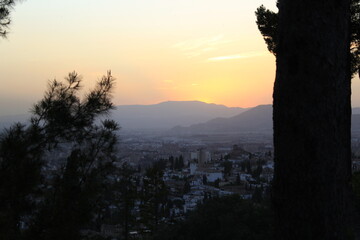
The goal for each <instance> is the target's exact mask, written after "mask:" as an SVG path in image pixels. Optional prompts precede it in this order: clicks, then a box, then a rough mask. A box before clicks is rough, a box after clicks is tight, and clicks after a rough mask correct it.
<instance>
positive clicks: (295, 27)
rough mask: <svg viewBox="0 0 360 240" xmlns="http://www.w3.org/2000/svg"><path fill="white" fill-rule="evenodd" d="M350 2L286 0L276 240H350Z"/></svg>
mask: <svg viewBox="0 0 360 240" xmlns="http://www.w3.org/2000/svg"><path fill="white" fill-rule="evenodd" d="M349 6H350V2H349V0H280V2H279V32H278V37H279V38H278V49H277V70H276V80H275V86H274V95H273V98H274V104H273V106H274V109H273V110H274V111H273V119H274V146H275V176H274V191H273V204H274V209H275V212H276V239H286V240H288V239H294V240H296V239H301V240H304V239H348V237H349V235H351V229H350V224H349V219H348V205H349V189H350V179H351V159H350V157H351V149H350V137H351V136H350V127H351V101H350V95H351V88H350V79H351V76H350V74H349V73H350V71H349V68H350V65H349V60H350V59H349Z"/></svg>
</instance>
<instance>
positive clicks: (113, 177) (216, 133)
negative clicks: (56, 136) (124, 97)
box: [0, 101, 360, 239]
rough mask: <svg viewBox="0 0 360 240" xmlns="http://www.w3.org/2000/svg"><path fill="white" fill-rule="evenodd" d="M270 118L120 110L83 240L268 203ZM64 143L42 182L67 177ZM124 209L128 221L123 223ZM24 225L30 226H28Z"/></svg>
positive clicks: (358, 134)
mask: <svg viewBox="0 0 360 240" xmlns="http://www.w3.org/2000/svg"><path fill="white" fill-rule="evenodd" d="M358 113H360V110H359V109H357V108H354V109H353V131H352V135H353V136H352V149H353V154H352V156H353V157H352V167H353V171H359V170H360V122H359V120H360V118H359V116H360V115H358ZM122 114H123V115H124V117H123V116H122ZM271 116H272V106H271V105H260V106H257V107H254V108H247V109H243V108H227V107H225V106H222V105H216V104H207V103H203V102H199V101H191V102H164V103H160V104H156V105H149V106H136V105H135V106H119V107H117V108H116V109H115V110H113V111H112V113H111V114H110V115H108V117H113V118H114V119H116V120H117V121H118V122H119V123H120V126H121V122H122V120H123V122H124V127H122V128H120V130H119V131H117V133H116V134H117V137H118V139H119V140H118V142H117V143H116V145H115V146H114V147H115V148H114V152H113V155H114V158H112V159H111V162H112V164H113V167H114V169H112V170H111V171H110V174H109V175H108V176H107V177H106V178H107V180H106V181H105V182H107V184H108V185H109V186H111V187H109V189H108V191H109V192H111V196H110V197H109V196H108V197H109V198H108V199H106V200H104V201H105V203H106V202H107V204H104V205H102V209H100V211H101V217H100V219H96V221H98V224H99V225H98V227H97V228H96V227H95V228H94V227H93V226H92V227H91V225H90V227H89V228H88V229H87V230H86V229H83V230H84V231H85V233H86V234H85V235H86V236H97V237H104V238H109V239H117V238H120V239H122V237H127V238H128V239H144V238H146V237H149V236H152V234H154V231H159V230H156V229H159V228H160V229H162V230H161V231H164V230H163V228H164V226H167V225H170V226H171V225H172V224H175V223H179V222H181V221H185V220H186V219H187V216H189V214H191V212H193V211H196V209H197V207H198V206H199V204H200V205H201V204H204V203H206V202H207V201H209V200H210V199H218V198H220V199H221V198H223V197H231V196H234V195H236V196H238V197H239V198H241V199H245V200H247V201H250V202H253V203H256V204H268V202H269V199H270V195H271V183H272V180H273V174H274V161H273V154H274V148H273V136H272V120H271ZM25 117H29V116H28V115H17V116H6V117H2V118H0V123H1V124H2V126H3V127H6V126H7V124H8V122H7V121H9V120H10V121H12V122H16V120H18V121H20V122H21V121H24V118H25ZM358 119H359V120H358ZM159 121H161V123H159ZM23 123H24V124H26V122H23ZM126 124H127V125H126ZM182 125H183V126H182ZM69 144H70V143H68V144H63V145H62V144H60V145H59V146H58V147H57V148H55V149H54V150H53V151H51V152H49V154H50V155H49V156H48V157H49V159H50V161H47V162H46V164H45V165H44V166H43V169H44V173H43V174H44V176H46V178H47V179H48V180H47V181H50V182H51V181H53V178H54V177H55V176H57V175H59V174H60V175H61V174H64V173H63V171H64V169H65V168H66V167H67V165H68V164H69V163H68V160H69V156H70V154H71V152H72V151H73V149H74V146H73V145H72V144H70V145H69ZM47 184H49V183H47ZM123 184H125V186H124V185H123ZM119 186H120V187H119ZM124 189H125V190H124ZM130 192H131V194H130ZM103 194H104V193H103ZM108 194H109V193H108ZM114 194H115V195H116V194H119V195H120V197H119V196H117V197H115V196H114ZM124 194H125V195H124ZM105 195H106V194H105ZM129 196H130V197H129ZM128 198H129V199H128ZM114 199H116V201H115V200H114ZM127 204H128V206H127ZM125 206H126V208H127V207H128V208H129V209H127V210H126V211H128V214H129V216H128V217H129V220H127V221H125V222H124V220H123V219H122V217H121V214H124V212H123V211H124V209H125ZM149 206H150V209H151V210H149ZM119 214H120V215H119ZM98 217H99V216H98ZM130 219H131V220H130ZM22 224H23V227H24V228H25V229H26V228H28V227H29V226H27V224H29V223H27V222H26V221H24V222H23V223H22ZM96 229H97V230H96ZM162 234H163V233H162Z"/></svg>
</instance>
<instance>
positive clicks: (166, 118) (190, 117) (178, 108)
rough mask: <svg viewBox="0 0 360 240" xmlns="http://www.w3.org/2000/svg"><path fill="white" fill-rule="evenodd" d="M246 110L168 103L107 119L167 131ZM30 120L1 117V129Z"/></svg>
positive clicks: (123, 110)
mask: <svg viewBox="0 0 360 240" xmlns="http://www.w3.org/2000/svg"><path fill="white" fill-rule="evenodd" d="M245 110H246V108H239V107H226V106H224V105H218V104H213V103H204V102H200V101H167V102H161V103H158V104H153V105H120V106H116V109H115V110H114V111H112V113H111V115H110V116H109V117H110V118H113V119H114V120H115V121H117V122H118V123H119V124H120V126H121V127H122V129H124V130H134V129H137V130H138V129H157V130H168V129H170V128H172V127H174V126H177V125H181V126H190V125H192V124H196V123H201V122H206V121H208V120H210V119H213V118H218V117H232V116H235V115H237V114H239V113H241V112H243V111H245ZM29 117H30V115H29V114H20V115H12V116H0V129H1V128H3V127H8V126H10V125H11V124H12V123H13V122H25V121H26V120H27V119H28V118H29Z"/></svg>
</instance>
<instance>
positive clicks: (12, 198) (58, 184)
mask: <svg viewBox="0 0 360 240" xmlns="http://www.w3.org/2000/svg"><path fill="white" fill-rule="evenodd" d="M80 83H81V78H80V77H79V76H78V75H77V74H76V73H75V72H73V73H70V74H69V76H68V77H67V78H66V83H62V82H58V81H56V80H54V81H52V82H51V83H50V84H49V89H48V91H47V92H46V94H45V96H44V98H43V100H41V101H40V102H39V103H38V104H36V105H35V106H34V109H33V117H32V118H31V121H30V123H29V124H28V126H21V125H19V124H15V125H14V126H13V127H11V128H10V129H9V130H6V131H5V132H4V133H3V135H2V137H1V139H0V180H1V181H0V195H1V204H0V205H1V206H0V221H1V223H3V224H1V227H0V236H1V237H2V239H21V238H22V237H29V238H30V239H78V238H79V236H80V235H79V234H80V230H81V229H82V228H83V227H85V226H86V225H88V224H89V223H90V221H91V220H92V219H93V218H94V213H95V212H96V211H97V210H98V208H99V207H100V206H103V205H102V204H101V203H100V200H101V199H102V197H101V196H102V195H103V190H104V189H105V188H104V186H105V185H106V181H107V180H108V179H107V175H108V174H109V172H111V171H112V169H113V166H112V162H113V161H114V160H115V156H114V150H115V144H116V143H117V136H116V134H115V131H117V130H118V126H117V124H116V123H115V122H113V121H111V120H104V121H102V122H101V123H100V124H97V120H98V119H99V117H100V116H102V115H104V114H107V113H108V112H109V111H110V110H111V109H112V108H113V107H112V103H111V101H110V98H111V95H110V93H111V89H112V87H113V84H114V79H113V77H112V76H111V73H110V72H108V74H107V75H106V76H104V77H103V78H102V79H101V80H100V81H99V82H98V84H97V86H96V87H95V89H94V90H92V91H91V92H90V93H89V94H88V95H86V97H85V98H84V99H83V100H80V98H79V97H78V91H79V90H80ZM57 151H65V153H66V152H68V154H69V155H68V157H67V159H66V161H65V163H64V165H63V167H62V168H60V169H58V170H57V171H55V172H53V171H50V170H49V168H48V166H51V165H53V164H56V162H57V161H59V159H57V156H56V152H57ZM43 176H44V177H43ZM45 176H46V178H45Z"/></svg>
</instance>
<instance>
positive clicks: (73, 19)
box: [0, 0, 275, 114]
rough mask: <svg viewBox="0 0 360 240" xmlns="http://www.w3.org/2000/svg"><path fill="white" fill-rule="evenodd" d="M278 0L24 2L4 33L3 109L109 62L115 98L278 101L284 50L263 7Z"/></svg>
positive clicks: (16, 107)
mask: <svg viewBox="0 0 360 240" xmlns="http://www.w3.org/2000/svg"><path fill="white" fill-rule="evenodd" d="M261 4H264V5H266V6H267V7H268V8H270V9H273V10H275V0H271V1H270V0H262V1H260V0H253V1H239V0H226V1H220V0H197V1H194V0H172V1H168V0H151V1H148V0H131V1H117V0H103V1H98V0H76V1H73V0H51V1H48V0H32V1H24V2H22V3H19V4H17V5H16V6H15V8H14V12H13V13H12V19H13V23H12V25H11V28H10V29H9V30H10V34H9V35H8V38H7V39H2V40H1V41H0V52H1V57H0V73H1V74H0V84H1V85H0V86H1V87H0V114H15V113H22V112H26V111H27V109H28V108H29V107H31V105H32V103H34V102H35V101H37V100H38V99H40V98H41V97H42V95H43V91H44V90H45V89H46V83H47V81H48V80H49V79H54V78H56V79H59V80H60V79H62V78H63V77H64V76H65V75H67V73H68V72H70V71H73V70H75V71H77V72H78V73H80V74H81V75H82V76H83V78H84V85H85V86H86V87H91V86H93V85H94V84H95V81H96V80H97V79H98V78H99V77H101V76H102V75H103V74H104V73H106V71H107V70H108V69H111V70H112V73H113V75H114V76H115V77H116V78H117V85H116V90H115V91H114V93H113V95H114V102H115V104H116V105H124V104H154V103H159V102H162V101H167V100H175V101H182V100H200V101H205V102H213V103H217V104H224V105H227V106H240V107H251V106H256V105H258V104H269V103H271V102H272V88H273V81H274V78H275V57H274V56H273V55H271V54H270V53H269V52H268V51H267V49H266V45H265V43H264V41H263V39H262V36H261V35H260V33H259V31H258V30H257V26H256V23H255V15H254V11H255V10H256V8H257V7H258V6H260V5H261Z"/></svg>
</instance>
